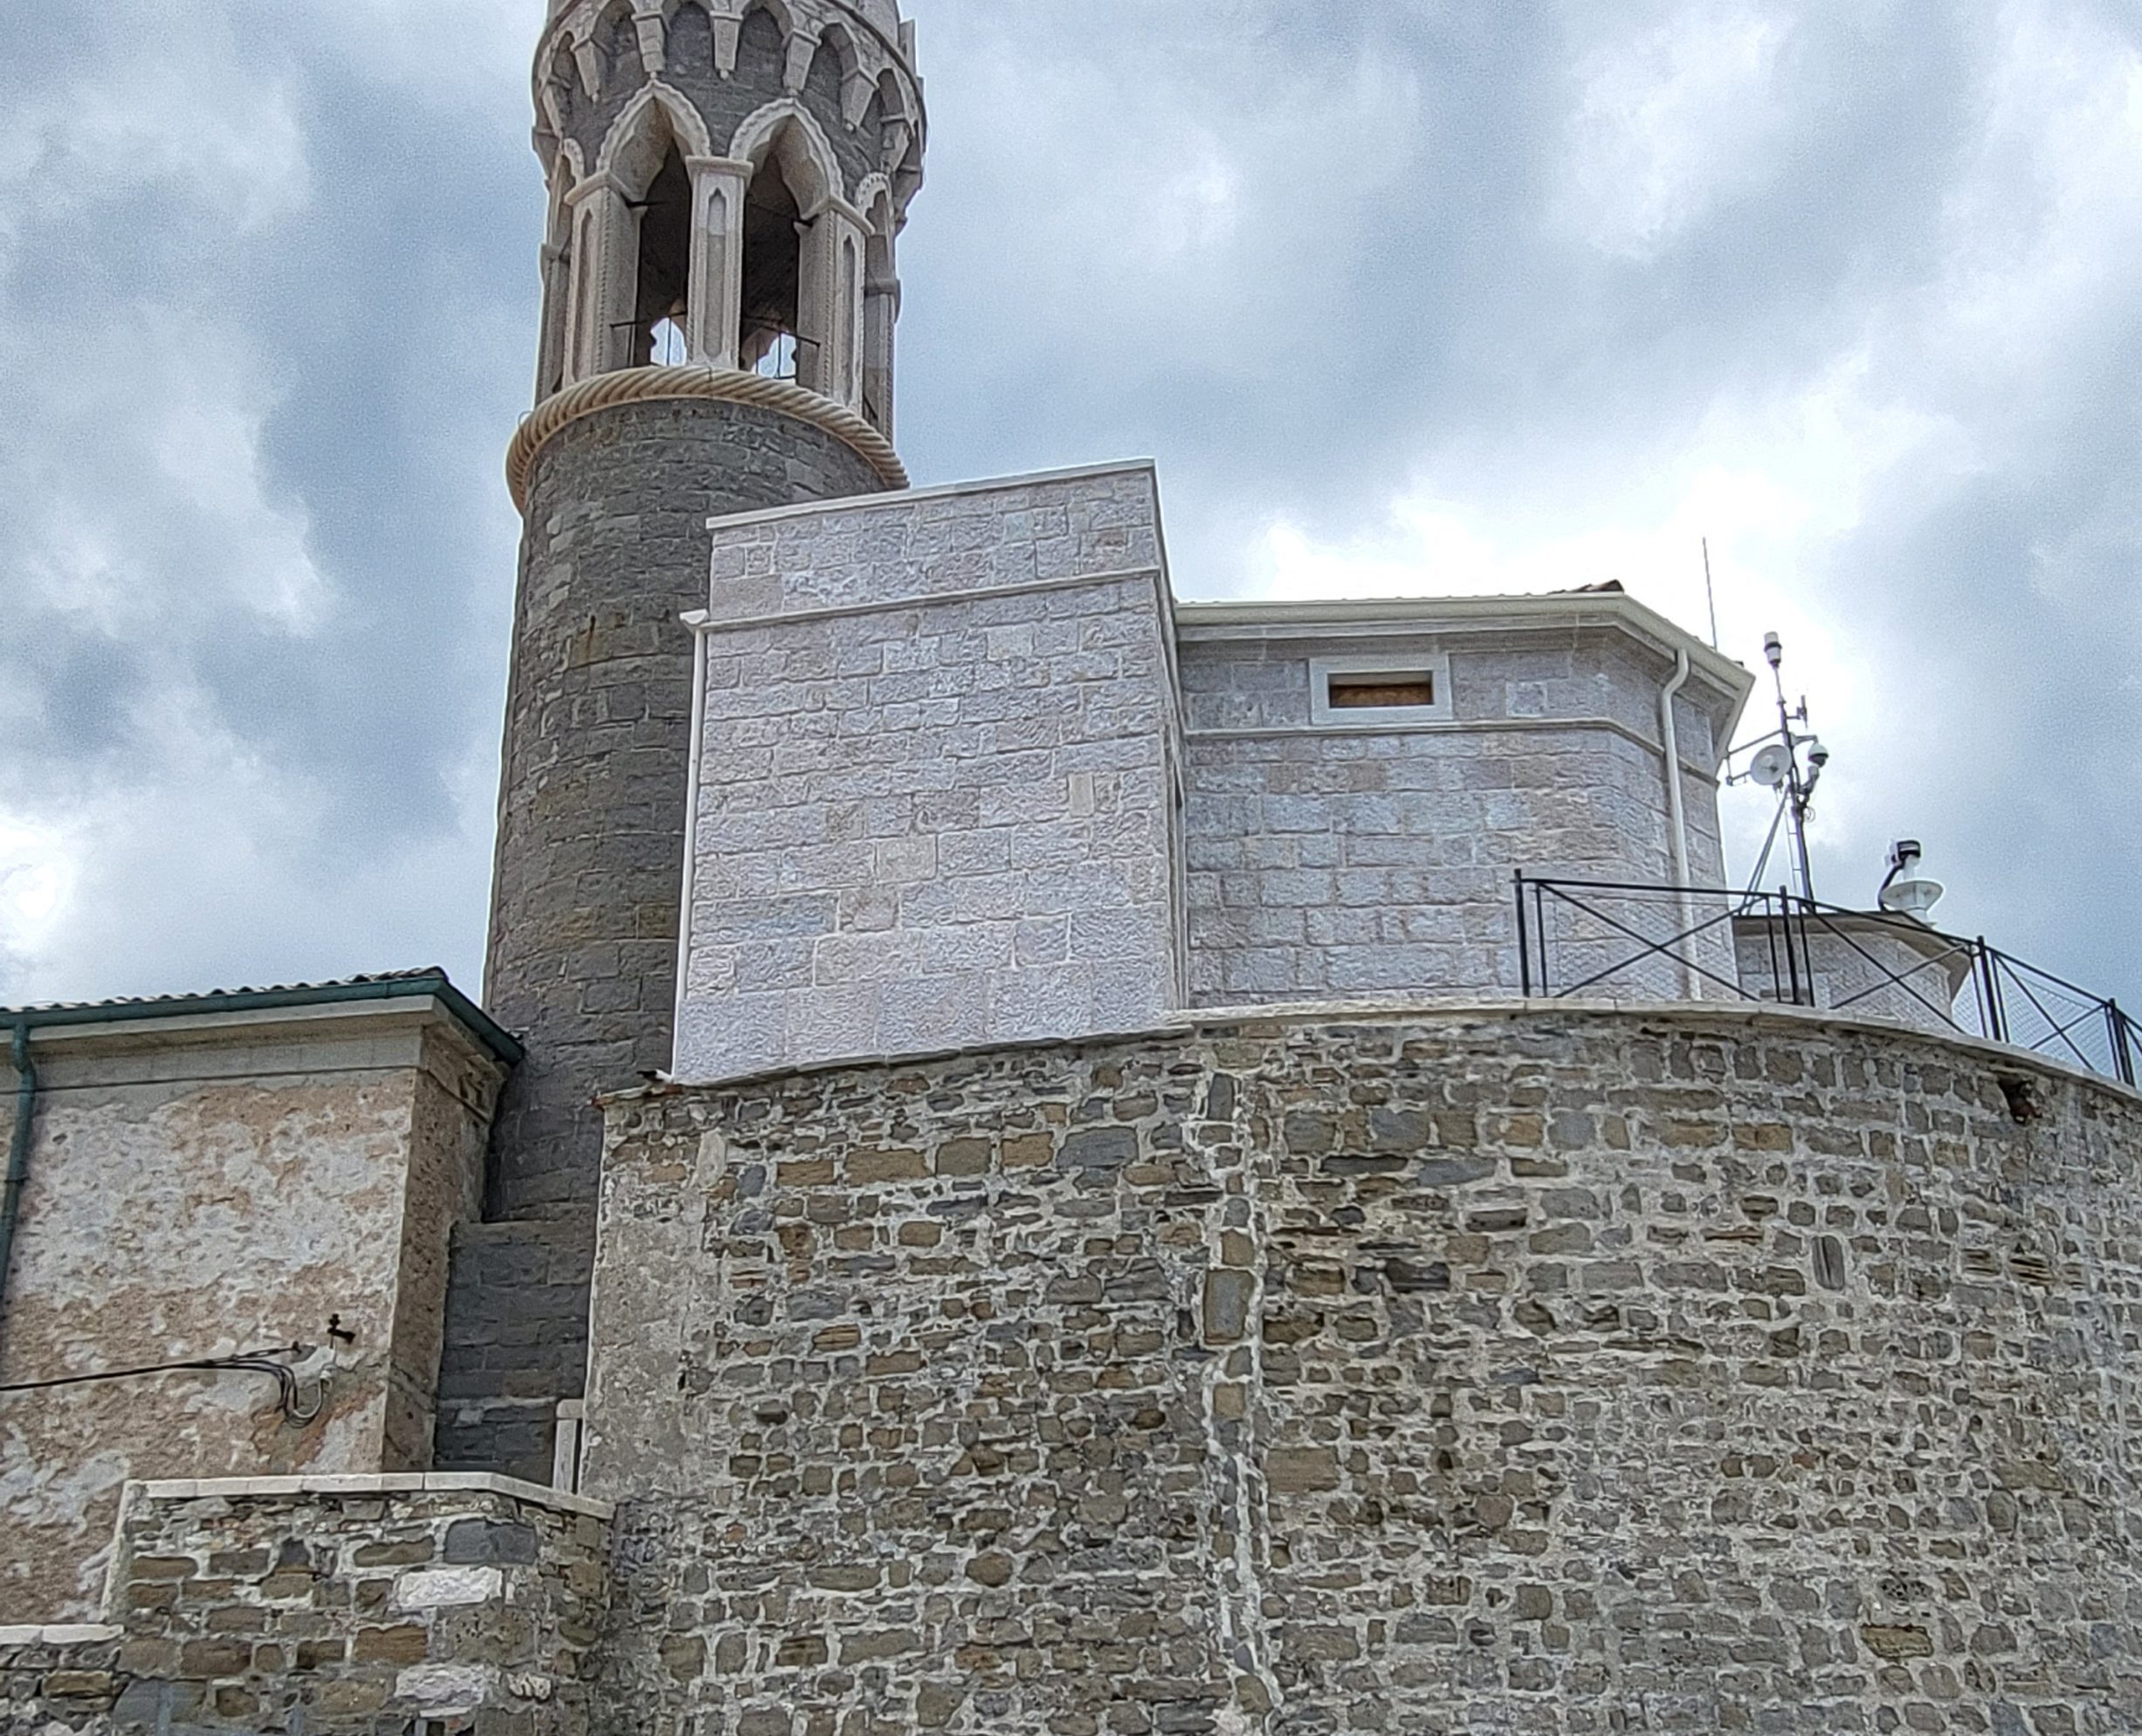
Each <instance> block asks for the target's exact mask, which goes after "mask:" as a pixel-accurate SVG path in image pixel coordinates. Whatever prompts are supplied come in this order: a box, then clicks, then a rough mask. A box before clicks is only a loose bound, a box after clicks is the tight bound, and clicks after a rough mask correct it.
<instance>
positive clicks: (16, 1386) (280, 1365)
mask: <svg viewBox="0 0 2142 1736" xmlns="http://www.w3.org/2000/svg"><path fill="white" fill-rule="evenodd" d="M304 1354H306V1347H305V1346H304V1345H301V1344H284V1345H278V1346H276V1347H274V1348H273V1349H272V1350H255V1351H250V1352H248V1353H246V1354H245V1355H242V1356H204V1357H196V1358H189V1359H188V1360H187V1361H180V1362H155V1363H150V1364H148V1365H147V1366H146V1367H139V1368H107V1369H105V1370H103V1371H102V1372H100V1373H98V1374H59V1375H56V1376H54V1377H53V1378H52V1379H51V1380H48V1381H9V1382H7V1383H6V1384H4V1385H0V1393H36V1392H50V1391H52V1389H53V1388H58V1387H84V1386H89V1385H92V1384H93V1383H95V1382H97V1381H135V1380H141V1379H145V1378H146V1377H148V1375H151V1374H192V1373H202V1374H226V1373H230V1374H265V1375H268V1376H269V1377H270V1378H271V1379H272V1380H273V1381H274V1382H275V1402H276V1404H277V1407H278V1408H279V1409H280V1410H281V1411H282V1413H283V1416H284V1417H285V1418H286V1420H287V1421H289V1422H292V1423H300V1424H303V1423H311V1422H313V1421H314V1420H316V1419H317V1418H318V1417H319V1416H320V1412H321V1410H323V1409H325V1408H326V1406H327V1392H326V1390H325V1388H324V1386H323V1387H322V1388H321V1390H320V1394H319V1396H318V1398H317V1400H316V1401H315V1402H314V1403H313V1408H312V1409H310V1410H304V1409H300V1407H299V1404H298V1376H297V1374H296V1371H295V1370H293V1368H292V1367H290V1365H289V1364H288V1363H286V1362H278V1361H275V1360H274V1359H275V1358H277V1357H279V1356H303V1355H304Z"/></svg>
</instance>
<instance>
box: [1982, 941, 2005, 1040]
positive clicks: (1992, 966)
mask: <svg viewBox="0 0 2142 1736" xmlns="http://www.w3.org/2000/svg"><path fill="white" fill-rule="evenodd" d="M1998 957H1999V954H1996V953H1995V952H1994V949H1993V948H1992V947H1989V946H1987V944H1986V936H1985V935H1983V934H1981V935H1980V936H1979V962H1980V967H1981V968H1983V969H1984V971H1985V973H1986V1025H1987V1030H1986V1035H1987V1040H1988V1041H1990V1042H1994V1043H2006V1042H2007V1041H2008V1011H2007V1009H2005V1008H2004V1007H2003V1006H2002V1005H2001V967H2000V965H1999V964H1998V963H1996V962H1995V961H1996V959H1997V958H1998Z"/></svg>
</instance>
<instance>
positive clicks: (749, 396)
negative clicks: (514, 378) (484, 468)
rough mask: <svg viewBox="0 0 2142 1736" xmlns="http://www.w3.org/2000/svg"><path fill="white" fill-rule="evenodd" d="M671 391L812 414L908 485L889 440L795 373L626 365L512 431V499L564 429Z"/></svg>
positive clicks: (889, 477)
mask: <svg viewBox="0 0 2142 1736" xmlns="http://www.w3.org/2000/svg"><path fill="white" fill-rule="evenodd" d="M674 399H699V400H704V401H711V402H714V403H738V404H749V405H752V406H754V408H756V409H760V410H772V411H774V412H775V414H776V415H780V416H786V417H793V418H794V419H795V420H796V421H798V422H807V423H809V424H810V425H811V426H812V427H814V428H817V429H821V430H823V431H824V432H826V433H828V434H830V435H831V436H833V437H834V438H835V439H837V440H839V441H841V442H842V443H844V444H846V445H847V446H849V447H850V448H851V450H853V451H855V453H856V454H857V456H858V457H860V458H862V459H863V460H864V462H865V463H866V464H868V465H870V466H871V469H873V470H875V471H876V472H878V479H879V480H881V481H882V482H883V483H884V484H885V486H886V487H887V488H890V489H902V488H906V486H907V467H906V465H903V464H902V463H901V462H900V455H899V453H898V452H896V451H894V450H893V449H892V442H891V441H890V440H888V439H886V438H885V436H884V435H883V434H881V433H879V432H878V431H877V430H876V429H875V428H873V427H871V424H869V423H868V422H865V421H864V419H863V418H862V417H860V416H858V415H857V414H856V413H855V411H853V410H849V409H847V408H845V407H844V406H843V405H841V404H837V403H834V402H833V401H832V400H831V399H830V398H824V397H821V396H818V394H817V393H816V392H814V391H811V390H809V389H808V388H806V387H802V386H799V385H796V383H795V382H793V381H789V380H769V379H767V378H766V377H765V376H764V375H759V374H747V373H743V372H741V371H740V370H739V369H733V368H707V367H702V366H691V367H682V368H626V369H619V370H618V371H616V373H611V374H598V375H596V376H595V377H594V378H593V379H591V380H582V382H580V383H579V384H578V385H575V386H568V387H567V388H566V389H564V390H563V391H561V392H555V393H553V394H552V395H551V396H549V397H547V398H545V399H544V400H543V402H542V403H540V404H538V405H536V407H535V409H534V410H533V411H531V412H530V414H529V415H528V417H527V419H526V420H525V421H523V422H522V423H521V424H520V427H519V428H518V429H516V430H515V431H514V433H513V443H512V444H511V445H510V446H508V447H507V449H506V487H507V488H508V489H509V490H511V491H512V493H513V505H514V506H517V507H519V508H520V510H521V511H523V512H526V511H527V505H528V479H529V477H530V475H531V474H532V473H533V472H534V467H535V458H536V454H537V453H539V452H541V451H542V450H543V448H544V447H545V446H546V445H547V444H549V442H550V440H551V439H552V437H554V436H555V435H556V434H558V433H559V432H560V431H561V430H563V429H565V428H568V427H570V426H571V425H572V424H574V423H575V422H578V421H580V420H581V419H582V417H589V416H593V415H595V414H596V412H597V411H598V410H609V409H610V408H612V407H613V406H615V405H617V404H626V403H661V402H664V401H665V400H674Z"/></svg>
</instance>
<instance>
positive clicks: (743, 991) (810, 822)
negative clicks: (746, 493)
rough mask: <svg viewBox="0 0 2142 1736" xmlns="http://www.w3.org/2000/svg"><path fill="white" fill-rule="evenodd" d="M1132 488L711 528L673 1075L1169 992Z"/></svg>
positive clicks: (892, 504)
mask: <svg viewBox="0 0 2142 1736" xmlns="http://www.w3.org/2000/svg"><path fill="white" fill-rule="evenodd" d="M1158 513H1159V503H1158V499H1157V497H1156V495H1155V493H1154V485H1153V479H1152V476H1151V473H1150V472H1147V471H1145V470H1142V469H1134V470H1127V471H1119V472H1103V473H1099V474H1086V475H1079V476H1073V477H1064V478H1055V479H1046V480H1040V481H1032V482H1021V483H1014V484H1007V485H992V486H985V487H979V488H972V489H961V490H954V491H947V492H941V493H930V494H923V495H912V496H907V495H904V496H895V497H888V498H887V499H883V500H879V501H865V502H857V503H852V504H848V505H843V506H837V507H830V508H816V509H813V510H811V511H809V512H807V513H785V514H778V515H775V516H773V517H772V518H770V519H768V520H757V521H754V520H739V521H736V522H734V523H733V524H729V525H724V526H721V527H717V529H716V531H715V533H714V555H713V561H714V564H713V593H712V599H711V605H710V607H711V612H712V613H713V616H714V617H715V625H714V627H713V630H710V631H709V633H708V635H707V646H706V694H705V706H706V722H705V728H704V733H703V734H702V736H701V739H700V742H699V768H698V777H699V803H700V806H699V830H698V833H697V836H696V838H695V841H694V851H695V861H694V867H693V871H692V879H691V883H690V887H691V891H690V896H691V898H692V906H691V913H690V923H689V933H688V936H687V940H686V947H687V964H686V977H685V995H684V1000H683V1004H682V1008H681V1012H680V1023H679V1028H678V1034H677V1035H678V1042H677V1062H676V1071H678V1074H679V1075H680V1076H683V1077H688V1078H734V1077H736V1076H739V1075H741V1074H745V1073H749V1072H754V1071H765V1070H770V1069H773V1068H776V1067H780V1066H790V1065H796V1064H808V1063H811V1062H816V1061H821V1060H825V1059H829V1058H834V1057H856V1056H869V1055H875V1054H883V1053H899V1052H902V1051H926V1050H931V1049H942V1048H948V1047H956V1046H960V1045H962V1044H975V1043H979V1042H988V1041H997V1042H1002V1041H1016V1040H1019V1039H1023V1038H1030V1037H1063V1036H1075V1035H1084V1034H1088V1033H1092V1032H1095V1031H1101V1030H1136V1029H1140V1028H1143V1027H1144V1026H1146V1025H1148V1024H1150V1023H1153V1022H1154V1020H1155V1019H1157V1018H1159V1017H1161V1016H1163V1015H1164V1014H1165V1013H1166V1012H1167V1010H1168V1009H1170V1008H1172V1007H1173V1006H1174V1005H1176V1004H1177V1003H1178V1002H1180V1000H1181V977H1180V965H1179V957H1178V953H1179V949H1178V945H1177V939H1176V936H1177V931H1178V920H1177V916H1176V899H1175V894H1174V874H1173V871H1172V859H1173V856H1174V836H1173V834H1174V814H1175V800H1174V752H1175V749H1174V742H1175V740H1176V727H1175V717H1174V680H1173V675H1172V672H1171V670H1170V666H1169V655H1168V650H1169V648H1168V629H1167V619H1166V614H1165V600H1164V597H1163V595H1162V589H1161V588H1162V585H1163V583H1164V581H1163V579H1162V577H1161V568H1160V559H1161V555H1160V536H1159V520H1158ZM732 623H734V624H732Z"/></svg>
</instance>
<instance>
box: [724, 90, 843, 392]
mask: <svg viewBox="0 0 2142 1736" xmlns="http://www.w3.org/2000/svg"><path fill="white" fill-rule="evenodd" d="M754 120H755V121H756V122H757V124H755V125H754V123H753V122H751V121H747V122H746V124H745V126H744V127H743V128H742V129H740V132H739V133H738V135H737V144H736V146H735V147H733V153H734V155H735V156H737V157H739V158H740V159H741V160H742V161H744V162H749V163H750V164H751V165H752V173H751V179H750V181H749V182H748V183H747V186H746V189H745V192H744V221H743V268H742V278H743V282H742V293H741V298H740V308H739V312H740V329H739V333H738V341H737V365H738V366H739V367H740V368H743V369H747V370H749V371H751V372H754V373H760V374H765V375H769V376H770V377H773V378H776V379H784V380H795V381H797V382H799V383H801V384H803V385H806V386H809V387H812V388H813V389H818V390H823V389H824V386H823V356H824V353H825V349H826V346H827V344H828V341H829V340H830V338H831V337H832V336H833V334H832V333H831V332H830V331H828V330H820V329H818V328H817V327H819V326H820V325H823V323H824V313H825V309H826V307H827V305H828V298H827V293H826V291H827V286H826V285H825V284H824V283H823V281H821V280H819V279H822V278H823V274H824V270H825V265H824V262H823V259H822V258H821V257H820V256H821V252H822V250H821V249H820V248H818V247H816V246H815V245H813V242H814V230H815V226H816V221H817V219H818V217H819V214H820V213H821V212H822V211H823V209H824V207H825V205H826V203H827V202H828V200H829V199H830V198H831V196H832V195H833V191H834V187H833V181H832V176H833V173H834V171H833V170H832V169H831V166H830V162H828V161H824V160H822V159H823V158H824V157H826V155H828V154H827V153H825V152H824V151H823V148H822V147H821V145H820V144H819V141H816V140H814V139H812V138H811V137H810V136H809V134H808V133H807V132H806V130H805V128H804V123H803V121H802V117H801V115H800V114H782V113H780V112H778V111H777V110H768V111H766V112H764V113H763V114H761V116H759V117H754Z"/></svg>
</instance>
